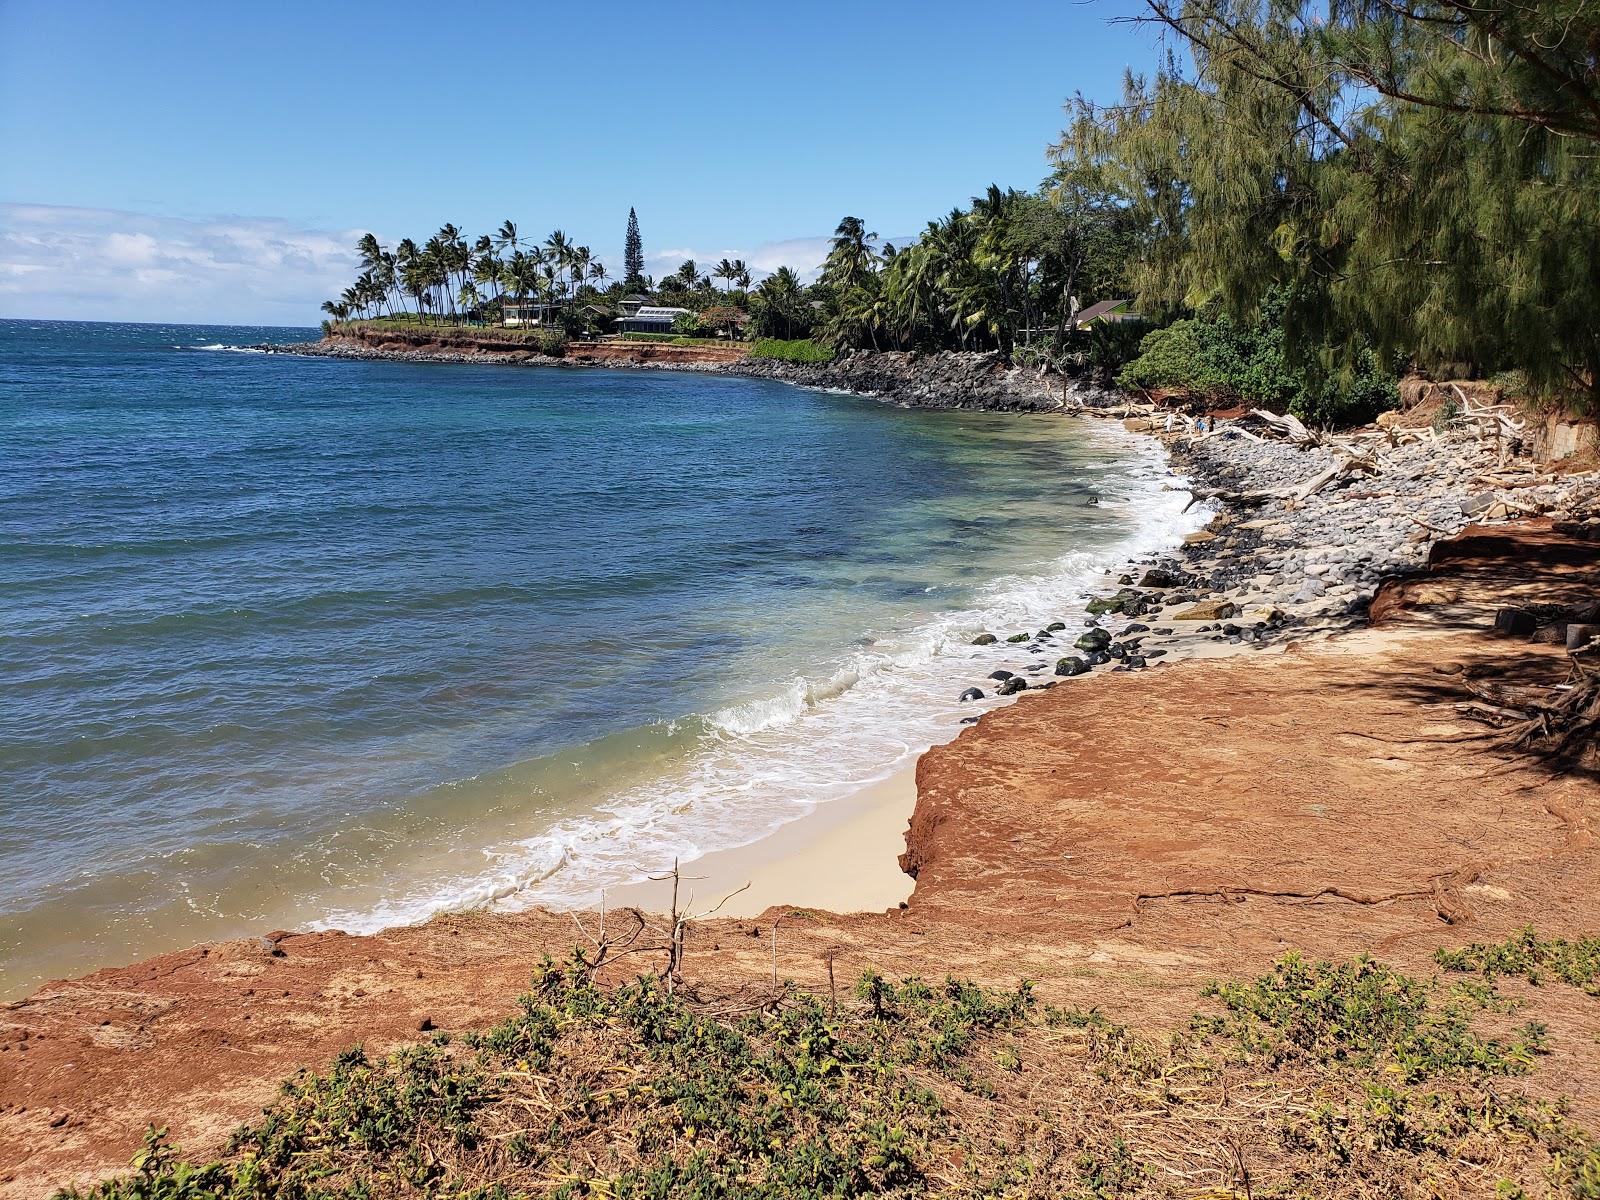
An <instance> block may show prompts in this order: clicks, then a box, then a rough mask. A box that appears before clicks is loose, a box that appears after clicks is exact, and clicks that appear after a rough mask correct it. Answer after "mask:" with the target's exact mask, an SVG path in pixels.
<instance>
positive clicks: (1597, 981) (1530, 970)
mask: <svg viewBox="0 0 1600 1200" xmlns="http://www.w3.org/2000/svg"><path fill="white" fill-rule="evenodd" d="M1434 957H1435V958H1436V960H1437V961H1438V963H1439V965H1440V966H1441V967H1443V968H1444V969H1445V970H1447V971H1459V972H1474V973H1477V974H1480V975H1482V976H1483V977H1484V978H1485V979H1493V978H1495V977H1496V976H1499V975H1517V976H1521V977H1522V978H1524V979H1526V980H1527V981H1528V982H1529V983H1532V984H1535V985H1539V984H1543V983H1544V981H1545V980H1546V979H1547V978H1554V979H1559V980H1560V981H1561V982H1562V983H1570V984H1571V985H1572V986H1573V987H1576V988H1582V989H1583V990H1584V991H1585V992H1588V993H1589V995H1591V996H1600V938H1595V937H1584V938H1578V939H1576V940H1575V941H1568V940H1567V939H1565V938H1542V937H1540V936H1539V935H1538V933H1537V932H1536V931H1534V930H1533V929H1532V928H1531V927H1528V928H1524V929H1521V930H1518V931H1517V932H1516V933H1514V934H1512V935H1511V936H1510V937H1508V938H1507V939H1506V940H1505V941H1503V942H1498V943H1495V942H1474V943H1473V944H1472V945H1470V946H1463V947H1462V948H1461V949H1459V950H1440V951H1439V952H1438V953H1437V954H1436V955H1435V956H1434Z"/></svg>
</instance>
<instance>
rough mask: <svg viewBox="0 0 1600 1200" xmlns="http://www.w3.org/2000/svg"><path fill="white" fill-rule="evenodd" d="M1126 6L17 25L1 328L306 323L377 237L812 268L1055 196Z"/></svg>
mask: <svg viewBox="0 0 1600 1200" xmlns="http://www.w3.org/2000/svg"><path fill="white" fill-rule="evenodd" d="M1141 7H1142V6H1141V5H1140V4H1139V3H1137V0H1093V2H1078V0H1057V2H1055V3H1036V2H1034V0H1013V2H1011V3H1007V4H1004V5H1001V4H991V5H988V6H984V5H974V4H972V3H970V0H968V2H966V3H946V2H944V0H934V2H922V3H909V2H899V0H896V2H893V3H881V4H878V5H865V4H843V3H834V2H832V0H829V2H827V3H806V4H789V5H767V4H761V5H748V4H735V3H731V2H730V3H721V2H717V3H710V2H707V3H696V2H693V0H686V2H679V3H673V4H663V3H659V2H656V3H633V2H632V0H612V2H611V3H604V4H593V3H588V4H585V3H580V4H566V5H553V4H552V5H541V4H534V3H528V2H527V0H523V2H522V3H519V4H499V3H476V4H473V5H470V6H463V7H462V8H460V9H459V10H458V9H457V8H455V7H454V6H451V5H441V4H438V3H432V4H409V3H381V4H380V3H363V2H354V0H352V2H340V0H333V2H331V3H329V2H324V3H322V4H317V5H312V4H303V3H282V4H276V5H259V4H258V5H241V4H227V3H225V4H215V3H213V4H210V5H200V4H182V3H163V4H159V5H144V4H128V3H126V2H125V0H124V2H123V3H99V2H93V3H90V2H83V3H73V4H63V3H60V2H58V0H56V2H38V0H0V316H33V317H71V316H81V317H83V318H86V319H105V320H135V319H142V320H195V321H204V320H215V321H239V322H256V321H260V322H268V323H296V324H299V323H310V322H313V321H315V319H316V318H317V315H318V314H317V311H316V310H317V305H318V303H320V301H321V300H322V299H323V298H325V297H326V296H327V295H329V294H330V293H331V292H332V291H335V290H337V287H338V286H342V284H343V283H344V282H347V281H348V276H349V273H350V266H351V263H352V261H353V259H352V257H351V255H350V254H349V249H348V247H349V245H350V244H351V243H353V241H354V239H355V237H356V236H359V234H360V232H362V231H364V230H368V229H370V230H373V231H374V232H376V233H377V234H378V235H379V237H380V238H382V239H384V240H386V241H388V240H391V239H396V238H399V237H403V236H406V235H412V236H416V237H419V238H420V237H422V236H425V235H427V234H428V233H431V232H432V231H433V230H434V229H436V228H437V227H438V226H439V225H440V224H442V223H443V222H445V221H453V222H454V223H455V224H457V225H458V226H461V227H462V228H463V229H465V230H467V231H469V232H471V233H477V232H480V231H484V230H488V229H491V228H492V227H494V226H497V225H498V224H499V223H500V221H502V220H504V219H505V218H506V217H511V218H513V219H514V220H516V221H517V223H518V225H519V227H521V228H522V229H523V230H524V231H525V232H537V233H539V234H540V235H541V236H542V235H543V234H544V233H547V232H548V231H549V230H551V229H555V228H561V229H564V230H566V232H567V233H568V234H569V235H571V236H572V237H573V238H574V239H575V240H576V241H577V242H579V243H581V244H586V245H589V246H590V247H592V248H593V249H594V251H595V252H596V254H597V255H598V256H599V257H601V258H602V259H604V260H605V261H606V262H607V265H608V266H610V265H613V263H615V264H616V265H618V266H620V258H621V253H620V248H621V242H622V233H623V228H624V224H625V221H626V218H627V212H628V207H629V205H630V204H631V205H634V206H636V207H637V209H638V211H639V219H640V223H641V225H642V227H643V232H644V238H645V248H646V251H647V254H649V255H650V258H651V261H650V263H649V269H651V270H652V271H655V272H656V273H660V272H661V271H662V270H663V269H666V270H670V269H671V268H672V267H674V266H676V265H677V261H679V260H681V259H682V258H683V257H685V256H693V257H696V258H698V259H715V258H720V257H722V256H723V255H725V254H726V255H737V256H743V257H745V258H747V259H749V260H750V261H751V262H752V263H753V264H755V265H757V266H760V267H762V268H764V269H772V268H774V267H776V266H778V265H780V263H784V262H787V263H788V264H789V265H792V266H794V267H796V268H798V269H804V268H808V267H810V266H812V265H813V260H814V258H815V256H816V253H817V247H818V245H819V239H821V238H822V237H824V236H825V235H826V234H827V233H828V232H829V231H830V230H831V229H832V227H833V225H834V224H835V223H836V222H837V220H838V218H839V217H841V216H843V215H845V214H846V213H850V214H855V215H859V216H861V217H863V218H865V219H866V220H867V222H868V224H869V226H870V227H871V228H873V229H876V230H878V231H880V232H882V233H884V234H886V235H891V236H900V235H905V234H908V233H912V232H915V231H916V230H918V229H920V228H921V226H922V225H923V223H924V222H925V221H926V220H927V219H929V218H930V217H933V216H936V215H938V214H940V213H943V212H945V211H947V210H948V209H949V208H950V207H951V206H952V205H955V204H964V203H965V202H966V200H967V198H968V197H970V196H971V195H973V194H974V193H976V192H977V191H979V190H981V189H982V188H983V187H984V186H985V185H987V184H988V183H989V182H991V181H995V182H999V183H1001V184H1003V185H1010V186H1016V187H1031V186H1033V185H1035V184H1036V183H1037V182H1038V181H1039V180H1040V178H1042V176H1043V175H1044V172H1045V160H1044V152H1045V147H1046V146H1047V145H1048V144H1049V143H1050V141H1051V140H1052V139H1053V138H1054V137H1055V135H1056V134H1057V133H1058V132H1059V131H1060V128H1061V122H1062V113H1061V105H1062V103H1063V102H1064V101H1065V100H1066V99H1067V98H1068V97H1069V96H1070V95H1071V94H1072V93H1073V92H1074V91H1076V90H1080V89H1081V90H1082V91H1084V92H1085V93H1087V94H1089V95H1091V96H1093V97H1096V98H1098V99H1107V100H1108V99H1111V98H1113V97H1114V96H1115V95H1116V93H1117V90H1118V88H1119V86H1120V80H1121V76H1122V73H1123V71H1124V69H1125V68H1127V67H1129V66H1133V67H1135V68H1136V69H1145V68H1146V67H1148V66H1149V65H1150V64H1151V63H1152V62H1153V61H1154V58H1155V53H1154V43H1153V35H1152V34H1151V33H1150V32H1149V31H1148V30H1145V29H1138V28H1132V27H1129V26H1126V25H1114V24H1111V23H1110V21H1111V18H1114V17H1116V16H1119V15H1124V14H1128V13H1132V12H1136V11H1138V10H1139V9H1140V8H1141Z"/></svg>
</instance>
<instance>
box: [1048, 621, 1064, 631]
mask: <svg viewBox="0 0 1600 1200" xmlns="http://www.w3.org/2000/svg"><path fill="white" fill-rule="evenodd" d="M1065 628H1066V625H1064V624H1063V623H1062V622H1060V621H1051V622H1050V624H1048V625H1046V626H1045V627H1044V631H1045V632H1046V633H1060V632H1061V631H1062V630H1063V629H1065Z"/></svg>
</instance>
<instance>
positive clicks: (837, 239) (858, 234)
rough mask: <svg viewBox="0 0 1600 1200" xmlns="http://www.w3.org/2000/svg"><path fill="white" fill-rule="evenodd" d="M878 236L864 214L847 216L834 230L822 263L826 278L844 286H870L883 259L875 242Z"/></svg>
mask: <svg viewBox="0 0 1600 1200" xmlns="http://www.w3.org/2000/svg"><path fill="white" fill-rule="evenodd" d="M877 240H878V235H877V234H875V233H868V232H867V226H866V223H865V222H864V221H862V220H861V218H860V217H845V218H844V219H843V220H842V221H840V222H839V225H838V228H836V229H835V230H834V231H833V241H832V242H831V243H830V244H829V248H828V257H827V259H826V260H825V261H824V263H823V266H822V278H823V282H825V283H827V284H829V285H831V286H833V287H836V288H839V289H840V290H846V289H849V288H853V287H864V286H866V282H867V279H868V277H869V276H871V275H872V273H873V272H874V271H875V270H876V269H877V267H878V263H879V262H880V261H881V258H880V256H879V254H878V252H877V250H875V249H874V248H873V245H872V243H873V242H875V241H877Z"/></svg>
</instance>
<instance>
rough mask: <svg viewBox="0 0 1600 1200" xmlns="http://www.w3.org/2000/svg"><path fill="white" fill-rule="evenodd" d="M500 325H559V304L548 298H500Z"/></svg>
mask: <svg viewBox="0 0 1600 1200" xmlns="http://www.w3.org/2000/svg"><path fill="white" fill-rule="evenodd" d="M500 323H501V324H502V325H559V324H561V305H559V304H552V303H551V302H550V301H548V300H502V301H501V302H500Z"/></svg>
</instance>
